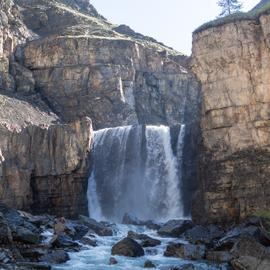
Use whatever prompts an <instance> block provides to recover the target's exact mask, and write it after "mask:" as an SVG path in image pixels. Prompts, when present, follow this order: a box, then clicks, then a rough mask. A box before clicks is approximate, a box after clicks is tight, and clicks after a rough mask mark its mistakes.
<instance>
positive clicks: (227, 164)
mask: <svg viewBox="0 0 270 270" xmlns="http://www.w3.org/2000/svg"><path fill="white" fill-rule="evenodd" d="M269 25H270V15H261V16H260V18H259V19H258V20H255V19H254V20H241V21H236V22H231V23H226V24H223V25H220V26H217V27H210V28H207V29H204V30H201V31H198V32H195V33H194V36H193V54H192V64H191V66H192V69H193V71H194V72H195V73H196V75H197V77H198V78H199V80H200V81H201V84H202V100H203V102H202V107H203V111H202V120H201V129H202V140H203V141H202V149H201V166H200V183H199V187H198V192H197V195H196V198H195V200H194V205H193V217H194V219H195V220H198V221H200V222H230V221H237V220H239V219H242V218H244V217H246V216H248V215H251V214H254V213H255V212H257V211H261V210H267V209H269V207H270V182H269V178H270V167H269V164H270V91H269V89H270V31H269Z"/></svg>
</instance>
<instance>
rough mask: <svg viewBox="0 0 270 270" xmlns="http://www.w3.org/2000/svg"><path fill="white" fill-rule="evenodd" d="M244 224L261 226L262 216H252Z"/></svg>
mask: <svg viewBox="0 0 270 270" xmlns="http://www.w3.org/2000/svg"><path fill="white" fill-rule="evenodd" d="M243 225H244V226H246V227H248V226H251V225H253V226H257V227H259V226H260V225H261V218H260V217H256V216H251V217H249V218H247V219H246V220H245V221H244V222H243Z"/></svg>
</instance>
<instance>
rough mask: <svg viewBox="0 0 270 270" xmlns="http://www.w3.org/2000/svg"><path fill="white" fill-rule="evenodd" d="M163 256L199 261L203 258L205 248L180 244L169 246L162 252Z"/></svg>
mask: <svg viewBox="0 0 270 270" xmlns="http://www.w3.org/2000/svg"><path fill="white" fill-rule="evenodd" d="M164 256H165V257H176V258H182V259H189V260H201V259H203V258H204V256H205V246H204V245H192V244H182V243H174V244H169V245H168V246H167V248H166V250H165V252H164Z"/></svg>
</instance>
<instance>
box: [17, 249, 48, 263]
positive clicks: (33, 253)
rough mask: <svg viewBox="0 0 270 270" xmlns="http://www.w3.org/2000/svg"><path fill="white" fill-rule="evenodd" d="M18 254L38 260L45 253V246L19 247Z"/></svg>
mask: <svg viewBox="0 0 270 270" xmlns="http://www.w3.org/2000/svg"><path fill="white" fill-rule="evenodd" d="M20 254H21V255H22V256H23V258H24V259H29V260H31V261H39V260H40V258H41V257H43V256H45V255H46V254H47V248H41V247H37V248H36V247H26V248H25V247H23V248H20Z"/></svg>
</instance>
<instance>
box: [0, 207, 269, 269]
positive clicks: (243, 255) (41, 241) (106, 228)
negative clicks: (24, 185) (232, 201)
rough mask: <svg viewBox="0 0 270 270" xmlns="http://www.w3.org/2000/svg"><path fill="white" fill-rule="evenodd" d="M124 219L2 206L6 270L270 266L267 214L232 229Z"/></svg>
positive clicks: (0, 252) (0, 258)
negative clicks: (57, 214) (117, 221)
mask: <svg viewBox="0 0 270 270" xmlns="http://www.w3.org/2000/svg"><path fill="white" fill-rule="evenodd" d="M122 223H123V224H112V223H109V222H97V221H95V220H93V219H91V218H88V217H86V216H80V217H79V218H78V219H77V220H68V219H65V218H63V217H61V218H57V217H55V216H50V215H40V216H33V215H31V214H29V213H26V212H22V211H17V210H15V209H11V208H8V207H7V206H5V205H4V204H0V244H1V247H0V269H67V270H69V269H70V270H71V269H77V270H86V269H88V270H89V269H90V270H91V269H96V270H98V269H100V270H101V269H115V270H118V269H119V270H120V269H138V270H139V269H143V268H156V269H164V270H165V269H168V270H219V269H220V270H221V269H222V270H225V269H226V270H227V269H235V270H242V269H258V270H263V269H270V250H269V246H270V238H269V235H268V233H267V230H266V228H265V224H266V225H267V223H266V222H265V220H264V219H263V218H259V217H252V218H249V219H247V220H246V221H245V222H243V223H242V224H239V225H232V226H229V227H226V228H225V227H224V228H222V227H219V226H217V225H213V224H212V225H208V226H198V225H195V224H193V223H192V221H190V220H170V221H168V222H167V223H164V224H155V223H154V222H152V221H147V222H142V221H139V220H137V219H135V218H132V217H130V216H129V215H125V217H124V218H123V222H122Z"/></svg>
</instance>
